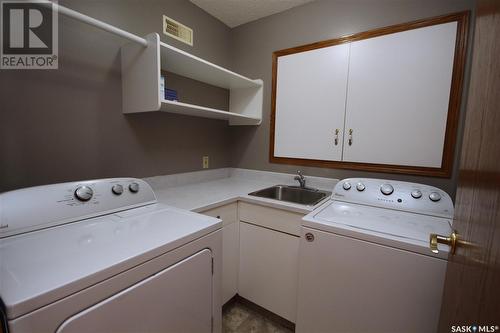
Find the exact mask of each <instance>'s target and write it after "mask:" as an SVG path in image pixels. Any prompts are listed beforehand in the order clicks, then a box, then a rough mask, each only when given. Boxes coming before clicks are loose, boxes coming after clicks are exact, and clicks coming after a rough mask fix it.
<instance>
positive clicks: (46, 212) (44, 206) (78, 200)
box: [0, 178, 156, 238]
mask: <svg viewBox="0 0 500 333" xmlns="http://www.w3.org/2000/svg"><path fill="white" fill-rule="evenodd" d="M152 203H156V196H155V194H154V192H153V189H152V188H151V186H149V184H148V183H146V182H145V181H143V180H141V179H136V178H109V179H97V180H88V181H80V182H70V183H62V184H54V185H44V186H36V187H30V188H25V189H20V190H15V191H10V192H5V193H1V194H0V212H2V214H0V238H3V237H7V236H12V235H15V234H18V233H22V232H28V231H33V230H37V229H42V228H46V227H49V226H54V225H59V224H64V223H70V222H74V221H78V220H82V219H87V218H91V217H95V216H99V215H104V214H109V213H113V212H116V211H121V210H125V209H130V208H134V207H139V206H144V205H147V204H152Z"/></svg>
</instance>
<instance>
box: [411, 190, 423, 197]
mask: <svg viewBox="0 0 500 333" xmlns="http://www.w3.org/2000/svg"><path fill="white" fill-rule="evenodd" d="M411 196H412V197H413V198H414V199H420V198H421V197H422V192H421V191H420V190H413V191H411Z"/></svg>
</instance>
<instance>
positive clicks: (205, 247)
mask: <svg viewBox="0 0 500 333" xmlns="http://www.w3.org/2000/svg"><path fill="white" fill-rule="evenodd" d="M221 224H222V223H221V221H220V220H218V219H215V218H211V217H206V216H203V215H199V214H196V213H191V212H188V211H184V210H180V209H176V208H173V207H169V206H166V205H162V204H158V203H157V201H156V197H155V194H154V192H153V190H152V189H151V187H150V186H149V185H148V184H147V183H146V182H144V181H142V180H140V179H133V178H113V179H102V180H92V181H83V182H71V183H64V184H56V185H47V186H38V187H32V188H27V189H21V190H16V191H11V192H6V193H3V194H0V237H1V238H0V298H1V300H2V303H3V312H4V321H6V322H7V324H8V329H9V331H10V332H13V333H16V332H64V333H68V332H213V331H215V332H219V331H220V330H221V320H222V319H221V297H220V288H221V286H220V281H221V259H220V258H221V250H222V249H221V247H222V236H221V231H220V228H221Z"/></svg>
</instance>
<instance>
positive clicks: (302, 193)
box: [248, 185, 332, 206]
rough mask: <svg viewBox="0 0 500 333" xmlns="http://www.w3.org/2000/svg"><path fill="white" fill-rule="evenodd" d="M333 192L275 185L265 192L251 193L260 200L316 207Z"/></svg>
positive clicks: (264, 190)
mask: <svg viewBox="0 0 500 333" xmlns="http://www.w3.org/2000/svg"><path fill="white" fill-rule="evenodd" d="M331 194H332V192H328V191H321V190H317V189H312V188H301V187H298V186H287V185H275V186H272V187H268V188H265V189H263V190H259V191H255V192H252V193H249V194H248V195H252V196H255V197H260V198H267V199H274V200H279V201H287V202H293V203H297V204H301V205H307V206H314V205H316V204H317V203H318V202H320V201H321V200H323V199H325V198H326V197H328V196H330V195H331Z"/></svg>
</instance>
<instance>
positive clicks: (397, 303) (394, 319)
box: [296, 228, 446, 333]
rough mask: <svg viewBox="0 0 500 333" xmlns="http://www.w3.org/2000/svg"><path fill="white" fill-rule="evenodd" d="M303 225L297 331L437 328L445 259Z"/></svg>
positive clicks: (356, 332)
mask: <svg viewBox="0 0 500 333" xmlns="http://www.w3.org/2000/svg"><path fill="white" fill-rule="evenodd" d="M302 229H303V231H302V238H301V243H300V260H299V262H300V265H299V266H300V270H299V292H298V313H297V325H296V332H298V333H310V332H315V333H329V332H342V333H360V332H366V333H368V332H384V333H400V332H405V333H413V332H414V333H417V332H427V333H433V332H436V331H437V325H438V320H439V312H440V308H441V297H442V293H443V285H444V277H445V273H446V260H442V259H438V258H434V257H430V256H425V255H421V254H415V253H412V252H408V251H404V250H400V249H395V248H390V247H387V246H383V245H379V244H374V243H370V242H366V241H362V240H358V239H354V238H349V237H344V236H340V235H335V234H330V233H326V232H322V231H318V230H314V229H309V228H302ZM306 234H310V235H308V239H309V241H307V240H306V237H305V235H306Z"/></svg>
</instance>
